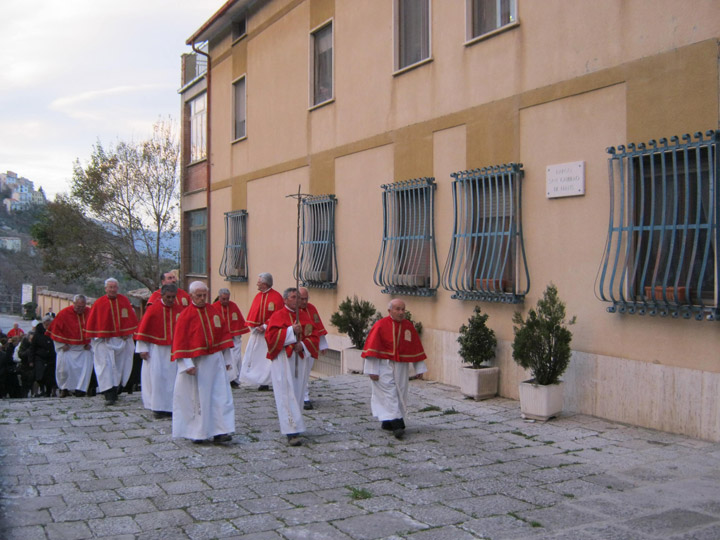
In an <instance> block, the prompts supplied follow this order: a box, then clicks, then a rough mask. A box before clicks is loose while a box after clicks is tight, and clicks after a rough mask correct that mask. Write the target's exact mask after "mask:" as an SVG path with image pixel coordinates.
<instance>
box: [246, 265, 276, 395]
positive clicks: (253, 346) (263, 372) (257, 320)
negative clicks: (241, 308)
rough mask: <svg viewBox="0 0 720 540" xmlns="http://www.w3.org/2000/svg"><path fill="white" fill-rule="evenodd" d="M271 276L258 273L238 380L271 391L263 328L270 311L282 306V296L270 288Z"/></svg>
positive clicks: (273, 311) (271, 284)
mask: <svg viewBox="0 0 720 540" xmlns="http://www.w3.org/2000/svg"><path fill="white" fill-rule="evenodd" d="M272 286H273V277H272V275H271V274H268V273H267V272H265V273H262V274H260V275H259V276H258V281H257V288H258V291H259V292H258V293H257V294H256V295H255V298H254V299H253V301H252V305H251V306H250V311H248V316H247V325H248V326H249V327H250V329H251V332H250V337H249V338H248V343H247V347H245V357H244V362H243V365H242V369H241V371H240V380H241V381H242V382H244V383H248V384H257V385H259V386H258V390H270V379H271V375H270V360H268V359H267V344H266V343H265V336H264V333H265V328H266V324H265V323H267V321H268V319H269V318H270V317H271V316H272V314H273V313H275V312H276V311H279V310H280V309H282V306H283V297H282V295H281V294H280V293H279V292H277V291H276V290H275V289H273V288H272Z"/></svg>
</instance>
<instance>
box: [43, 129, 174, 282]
mask: <svg viewBox="0 0 720 540" xmlns="http://www.w3.org/2000/svg"><path fill="white" fill-rule="evenodd" d="M179 157H180V147H179V144H178V140H177V133H176V129H175V126H174V125H173V122H172V121H171V120H170V119H167V120H165V119H160V120H158V121H157V122H156V123H155V124H154V126H153V132H152V135H151V136H150V138H149V139H147V140H144V141H141V142H139V143H136V142H133V141H131V142H125V141H118V142H117V143H116V144H115V145H114V146H109V147H107V148H105V147H103V145H102V143H101V142H100V141H98V142H97V144H95V145H94V146H93V152H92V155H91V157H90V162H89V163H88V164H87V165H86V166H85V167H83V166H82V165H81V164H80V161H79V160H76V161H75V164H74V171H73V179H72V183H71V192H70V196H69V197H68V198H67V199H63V198H59V199H58V200H57V201H56V203H57V204H59V205H61V206H60V207H57V208H56V207H54V206H52V205H49V208H50V212H51V214H50V215H49V216H48V217H47V219H46V220H45V223H44V224H42V225H41V226H40V227H38V228H37V229H36V231H35V236H36V238H38V239H39V246H40V248H41V249H43V250H45V252H46V254H48V255H50V254H51V253H52V254H53V255H54V256H57V254H58V252H60V251H62V250H63V249H73V248H74V249H79V250H82V252H86V253H93V254H95V256H96V259H95V260H94V262H95V263H97V262H98V261H102V260H103V259H105V260H109V261H111V262H112V263H113V264H114V265H116V266H118V267H119V268H121V269H123V270H124V271H125V272H126V273H127V275H128V276H129V277H131V278H134V279H136V280H137V281H139V282H140V283H142V284H143V285H145V286H147V287H148V288H150V289H154V288H155V287H156V286H157V276H158V275H159V273H160V271H161V269H163V268H164V264H163V260H164V259H171V260H172V261H174V262H177V256H178V254H177V252H174V251H172V250H170V249H168V248H164V247H163V237H166V236H167V235H169V234H173V233H176V232H177V228H178V209H179ZM80 209H82V211H84V213H85V214H86V215H85V216H77V217H78V220H75V222H78V221H79V225H78V226H79V227H80V228H81V229H82V228H86V229H88V232H89V231H90V230H91V231H92V234H91V235H88V240H89V241H91V242H92V245H87V243H86V242H84V238H83V235H82V234H80V235H78V234H75V235H72V237H71V238H70V239H71V241H72V243H71V244H70V245H67V244H64V241H65V240H66V239H68V235H63V236H61V237H60V238H55V240H54V242H55V243H54V245H52V246H50V245H48V244H47V243H46V244H45V245H44V244H43V241H42V239H43V238H45V239H47V238H49V237H52V236H53V235H52V234H50V231H49V230H48V229H52V228H54V227H56V226H57V225H60V223H58V220H59V219H61V216H63V215H65V216H66V217H67V214H68V212H70V211H73V210H74V211H76V212H77V211H78V210H80ZM52 213H54V214H52ZM102 231H104V233H105V234H103V233H102ZM55 236H57V235H55ZM51 247H52V248H53V249H50V248H51ZM93 266H95V267H96V266H97V264H88V267H89V268H92V267H93Z"/></svg>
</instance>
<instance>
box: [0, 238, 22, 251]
mask: <svg viewBox="0 0 720 540" xmlns="http://www.w3.org/2000/svg"><path fill="white" fill-rule="evenodd" d="M21 247H22V245H21V243H20V238H18V237H17V236H4V237H0V249H7V250H8V251H15V252H20V248H21Z"/></svg>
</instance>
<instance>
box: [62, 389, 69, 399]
mask: <svg viewBox="0 0 720 540" xmlns="http://www.w3.org/2000/svg"><path fill="white" fill-rule="evenodd" d="M69 396H70V391H69V390H67V389H66V388H63V389H62V390H60V397H61V398H63V397H69Z"/></svg>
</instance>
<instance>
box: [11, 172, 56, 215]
mask: <svg viewBox="0 0 720 540" xmlns="http://www.w3.org/2000/svg"><path fill="white" fill-rule="evenodd" d="M0 190H1V191H3V192H5V193H7V191H9V192H10V196H9V197H5V198H4V199H3V204H4V205H5V209H6V210H7V211H8V212H19V211H23V210H27V209H28V208H30V205H31V204H46V203H47V199H46V198H45V192H44V191H43V189H42V188H39V189H38V190H37V191H35V186H34V184H33V182H32V180H28V179H27V178H25V177H24V176H18V174H17V173H15V172H13V171H7V172H6V173H0Z"/></svg>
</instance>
